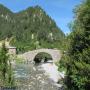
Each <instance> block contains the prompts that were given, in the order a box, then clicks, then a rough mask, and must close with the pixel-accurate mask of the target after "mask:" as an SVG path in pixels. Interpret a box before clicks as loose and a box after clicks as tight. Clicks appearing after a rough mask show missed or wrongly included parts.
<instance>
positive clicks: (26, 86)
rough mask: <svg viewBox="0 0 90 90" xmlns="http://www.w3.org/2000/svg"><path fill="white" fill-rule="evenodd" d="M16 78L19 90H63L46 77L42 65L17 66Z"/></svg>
mask: <svg viewBox="0 0 90 90" xmlns="http://www.w3.org/2000/svg"><path fill="white" fill-rule="evenodd" d="M14 76H15V81H16V84H17V86H18V87H19V89H18V90H62V89H60V87H58V86H57V85H56V84H55V82H54V81H53V80H52V79H50V78H48V75H45V71H44V70H43V69H42V68H41V67H40V65H34V64H32V63H29V64H24V63H21V64H16V66H15V70H14Z"/></svg>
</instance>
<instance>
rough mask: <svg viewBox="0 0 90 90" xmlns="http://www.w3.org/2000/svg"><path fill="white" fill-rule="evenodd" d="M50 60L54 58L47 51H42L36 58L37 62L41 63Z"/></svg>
mask: <svg viewBox="0 0 90 90" xmlns="http://www.w3.org/2000/svg"><path fill="white" fill-rule="evenodd" d="M48 60H53V58H52V56H51V55H50V54H48V53H46V52H40V53H38V54H37V55H36V56H35V58H34V61H35V63H41V62H44V63H45V62H47V61H48Z"/></svg>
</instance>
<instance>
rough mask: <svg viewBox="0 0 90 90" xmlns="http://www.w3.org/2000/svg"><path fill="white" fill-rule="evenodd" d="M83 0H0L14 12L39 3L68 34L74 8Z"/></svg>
mask: <svg viewBox="0 0 90 90" xmlns="http://www.w3.org/2000/svg"><path fill="white" fill-rule="evenodd" d="M81 1H82V0H0V4H3V5H4V6H6V7H7V8H9V9H10V10H11V11H13V12H19V11H21V10H23V9H26V8H28V7H29V6H35V5H39V6H41V7H42V8H43V9H44V10H45V11H46V13H47V14H48V15H49V16H51V18H52V19H54V20H55V22H56V24H57V26H58V27H59V28H61V30H62V31H63V32H64V33H65V34H66V33H69V32H70V30H69V28H68V23H70V22H71V21H72V20H73V17H74V14H73V9H74V8H75V6H76V5H78V4H80V3H81Z"/></svg>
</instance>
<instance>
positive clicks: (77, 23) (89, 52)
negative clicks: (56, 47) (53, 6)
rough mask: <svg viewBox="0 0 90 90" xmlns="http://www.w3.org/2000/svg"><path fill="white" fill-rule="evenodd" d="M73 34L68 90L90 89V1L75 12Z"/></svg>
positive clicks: (69, 56)
mask: <svg viewBox="0 0 90 90" xmlns="http://www.w3.org/2000/svg"><path fill="white" fill-rule="evenodd" d="M74 11H75V16H76V17H75V20H74V23H73V26H72V32H71V34H70V35H69V36H68V39H69V41H70V42H69V47H68V53H67V62H66V61H65V64H66V68H67V73H66V74H67V77H66V81H65V84H66V85H67V90H89V89H90V0H85V2H83V3H82V4H80V5H79V6H78V7H77V8H76V9H75V10H74Z"/></svg>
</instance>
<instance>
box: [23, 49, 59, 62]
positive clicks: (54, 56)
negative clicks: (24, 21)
mask: <svg viewBox="0 0 90 90" xmlns="http://www.w3.org/2000/svg"><path fill="white" fill-rule="evenodd" d="M41 52H44V53H48V54H50V55H51V56H52V59H53V61H55V62H56V61H58V60H60V58H61V52H60V50H57V49H37V50H33V51H29V52H26V53H24V54H23V58H24V59H25V60H28V61H32V60H34V58H35V56H36V55H37V54H38V53H41Z"/></svg>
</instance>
